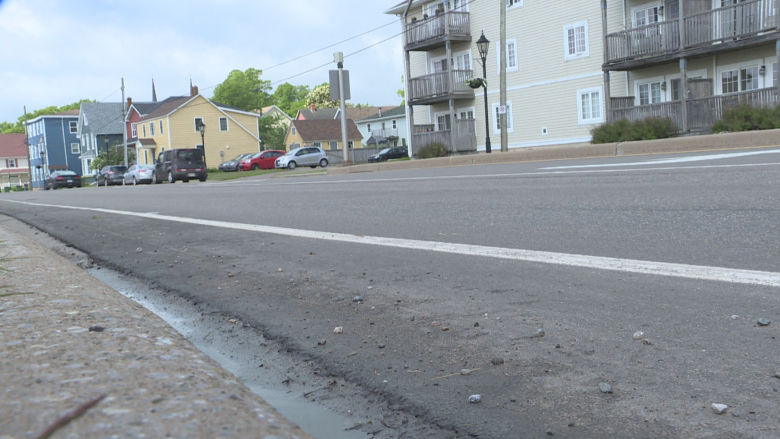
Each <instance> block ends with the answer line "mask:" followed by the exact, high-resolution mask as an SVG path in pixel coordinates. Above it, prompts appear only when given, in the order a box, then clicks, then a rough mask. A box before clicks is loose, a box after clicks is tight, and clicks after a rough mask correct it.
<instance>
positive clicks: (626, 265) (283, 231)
mask: <svg viewBox="0 0 780 439" xmlns="http://www.w3.org/2000/svg"><path fill="white" fill-rule="evenodd" d="M0 201H5V202H9V203H17V204H24V205H28V206H36V207H46V208H58V209H71V210H82V211H89V212H100V213H107V214H114V215H124V216H133V217H139V218H147V219H154V220H161V221H172V222H178V223H184V224H194V225H200V226H208V227H218V228H223V229H234V230H244V231H250V232H259V233H271V234H275V235H284V236H292V237H297V238H307V239H320V240H325V241H337V242H346V243H351V244H364V245H376V246H383V247H395V248H404V249H410V250H422V251H431V252H439V253H450V254H459V255H466V256H480V257H488V258H497V259H509V260H516V261H525V262H540V263H545V264H555V265H565V266H571V267H582V268H592V269H598V270H610V271H621V272H629V273H640V274H650V275H657V276H671V277H681V278H686V279H699V280H708V281H718V282H730V283H738V284H750V285H765V286H771V287H780V273H773V272H766V271H753V270H741V269H734V268H720V267H706V266H700V265H686V264H672V263H666V262H651V261H639V260H632V259H621V258H607V257H602V256H587V255H575V254H567V253H553V252H544V251H534V250H521V249H513V248H501V247H486V246H480V245H469V244H453V243H448V242H435V241H419V240H413V239H399V238H383V237H379V236H360V235H349V234H343V233H331V232H319V231H314V230H300V229H291V228H285V227H274V226H262V225H255V224H242V223H233V222H226V221H214V220H204V219H197V218H187V217H180V216H170V215H160V214H155V213H136V212H127V211H121V210H112V209H100V208H92V207H77V206H63V205H56V204H42V203H31V202H25V201H15V200H0Z"/></svg>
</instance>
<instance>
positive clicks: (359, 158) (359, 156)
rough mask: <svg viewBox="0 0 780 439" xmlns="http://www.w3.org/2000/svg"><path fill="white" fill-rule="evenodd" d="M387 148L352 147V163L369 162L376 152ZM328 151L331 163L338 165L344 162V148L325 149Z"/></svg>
mask: <svg viewBox="0 0 780 439" xmlns="http://www.w3.org/2000/svg"><path fill="white" fill-rule="evenodd" d="M383 149H385V148H384V147H382V148H356V149H350V150H349V155H350V158H351V159H352V163H368V157H369V156H370V155H373V154H376V153H378V152H379V151H381V150H383ZM325 152H327V153H328V162H329V163H330V164H331V165H338V164H340V163H343V162H344V150H343V149H331V150H327V151H325Z"/></svg>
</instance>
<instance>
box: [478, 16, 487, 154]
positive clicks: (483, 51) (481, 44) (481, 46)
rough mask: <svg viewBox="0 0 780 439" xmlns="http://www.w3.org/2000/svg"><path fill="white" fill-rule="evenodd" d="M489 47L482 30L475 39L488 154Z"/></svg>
mask: <svg viewBox="0 0 780 439" xmlns="http://www.w3.org/2000/svg"><path fill="white" fill-rule="evenodd" d="M489 47H490V41H489V40H488V39H487V38H485V31H482V36H480V37H479V39H478V40H477V50H479V57H480V58H482V79H483V81H482V87H483V88H484V89H485V152H486V153H487V154H490V112H489V111H488V96H487V95H488V91H487V82H485V81H484V80H487V66H486V63H487V54H488V48H489Z"/></svg>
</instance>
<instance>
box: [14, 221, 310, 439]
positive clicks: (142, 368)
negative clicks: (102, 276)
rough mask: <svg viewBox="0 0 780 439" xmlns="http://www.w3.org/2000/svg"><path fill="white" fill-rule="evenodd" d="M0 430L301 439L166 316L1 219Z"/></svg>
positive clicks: (17, 433) (86, 435)
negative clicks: (80, 410)
mask: <svg viewBox="0 0 780 439" xmlns="http://www.w3.org/2000/svg"><path fill="white" fill-rule="evenodd" d="M0 241H3V242H2V245H3V246H2V247H0V259H5V260H6V261H4V262H3V263H2V267H3V268H5V269H7V270H10V271H9V272H4V271H3V272H0V286H2V285H12V286H11V287H8V288H3V289H0V294H4V295H5V294H9V293H12V295H6V296H0V317H1V319H0V345H2V346H3V348H2V351H0V370H2V371H3V373H2V375H0V388H2V397H1V398H0V412H2V413H3V415H2V416H1V417H0V438H2V439H9V438H13V439H16V438H19V439H21V438H28V437H33V436H31V435H33V434H36V435H37V434H39V433H41V432H43V431H44V430H45V429H46V428H47V427H48V426H50V425H52V424H53V423H54V422H55V420H57V419H58V418H60V417H62V416H64V415H65V414H67V413H70V412H72V411H73V410H75V409H76V408H77V407H79V406H81V405H82V404H84V403H85V402H87V401H90V400H93V399H95V398H96V397H98V396H100V395H106V397H105V399H103V400H102V401H100V402H99V403H98V404H97V405H95V406H94V407H92V408H91V409H89V410H87V411H86V412H85V413H84V414H83V416H80V417H78V418H77V419H74V420H73V421H72V422H70V423H69V424H67V425H65V426H63V427H62V428H60V429H59V430H57V433H56V434H55V436H54V437H82V438H90V437H131V436H132V437H180V438H185V437H186V438H216V437H256V438H298V439H311V436H309V435H308V434H306V433H305V432H303V431H302V430H301V429H300V428H298V427H297V426H295V425H293V424H291V423H290V422H289V421H287V420H285V419H284V418H283V417H282V416H281V415H279V414H278V413H277V412H276V410H274V409H273V408H272V407H270V406H269V405H268V404H266V403H265V402H264V401H263V400H262V399H261V398H260V397H259V396H257V395H256V394H254V393H252V391H251V390H249V388H247V387H246V386H245V385H243V384H241V383H239V382H238V380H237V378H236V377H235V376H234V375H232V374H230V373H229V372H227V371H226V370H225V369H223V368H222V367H221V366H220V365H219V364H217V363H216V362H215V361H213V360H211V359H210V358H209V357H207V356H206V355H205V354H203V353H202V352H200V351H199V350H198V349H197V348H195V346H193V345H192V344H191V343H190V342H189V341H187V340H186V339H185V338H184V337H183V336H182V335H181V334H179V333H178V332H176V331H175V330H174V329H173V328H171V327H170V326H169V325H168V324H167V323H166V322H165V321H163V320H162V319H160V318H159V317H157V316H156V315H154V314H153V313H151V312H150V311H148V310H146V309H145V308H143V307H142V306H140V305H138V304H137V303H135V302H133V301H132V300H130V299H128V298H126V297H125V296H123V295H121V294H119V293H118V292H116V291H115V290H113V289H111V288H110V287H108V286H107V285H105V284H104V283H102V282H100V281H98V280H97V279H95V278H93V277H92V276H90V275H89V274H87V273H85V272H84V271H82V270H81V269H79V268H78V267H76V266H75V265H74V264H73V263H71V262H70V261H68V260H67V259H65V258H63V257H61V256H59V255H57V254H55V253H53V252H52V251H51V250H49V249H47V248H45V247H43V246H42V245H40V244H38V243H36V242H34V241H32V240H30V239H28V238H25V237H23V236H21V235H18V234H16V233H13V232H11V231H9V230H8V229H7V228H5V227H2V226H0Z"/></svg>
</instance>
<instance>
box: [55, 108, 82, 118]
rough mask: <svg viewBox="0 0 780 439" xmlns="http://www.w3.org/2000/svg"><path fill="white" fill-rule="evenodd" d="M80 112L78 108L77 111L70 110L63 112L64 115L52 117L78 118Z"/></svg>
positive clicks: (59, 114) (58, 114)
mask: <svg viewBox="0 0 780 439" xmlns="http://www.w3.org/2000/svg"><path fill="white" fill-rule="evenodd" d="M79 112H80V110H79V109H78V108H76V109H75V110H68V111H63V112H62V113H57V114H52V116H78V115H79Z"/></svg>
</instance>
